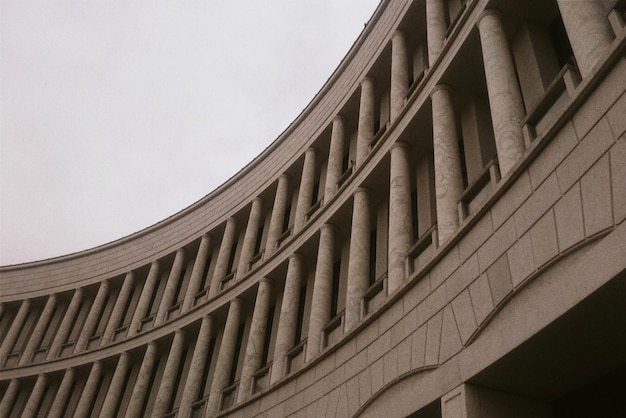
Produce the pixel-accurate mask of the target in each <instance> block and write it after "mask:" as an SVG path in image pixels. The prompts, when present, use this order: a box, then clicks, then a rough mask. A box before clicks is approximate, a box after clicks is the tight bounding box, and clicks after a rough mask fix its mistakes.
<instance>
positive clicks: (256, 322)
mask: <svg viewBox="0 0 626 418" xmlns="http://www.w3.org/2000/svg"><path fill="white" fill-rule="evenodd" d="M271 293H272V282H271V281H270V279H268V278H266V277H264V278H263V279H261V281H260V282H259V289H258V290H257V295H256V302H255V304H254V312H253V313H252V323H251V324H250V336H249V337H248V345H247V346H246V354H245V357H244V359H243V365H242V367H241V378H240V379H239V391H238V393H237V400H238V402H243V401H244V400H246V399H248V397H249V396H250V392H251V389H252V378H253V375H254V373H255V372H256V371H257V370H258V369H259V368H260V367H261V361H262V360H263V358H262V357H263V345H264V342H265V334H266V333H267V332H271V330H268V329H267V318H268V314H269V308H270V297H271Z"/></svg>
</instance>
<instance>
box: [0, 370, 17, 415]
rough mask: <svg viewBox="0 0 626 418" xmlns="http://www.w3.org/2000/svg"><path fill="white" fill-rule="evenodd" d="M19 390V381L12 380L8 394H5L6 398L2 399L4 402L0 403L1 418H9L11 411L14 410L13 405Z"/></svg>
mask: <svg viewBox="0 0 626 418" xmlns="http://www.w3.org/2000/svg"><path fill="white" fill-rule="evenodd" d="M19 389H20V381H19V380H17V379H11V382H9V387H8V388H7V390H6V392H4V396H3V397H2V402H0V417H2V418H7V417H8V416H9V413H10V412H11V409H13V404H14V403H15V399H16V398H17V393H18V391H19Z"/></svg>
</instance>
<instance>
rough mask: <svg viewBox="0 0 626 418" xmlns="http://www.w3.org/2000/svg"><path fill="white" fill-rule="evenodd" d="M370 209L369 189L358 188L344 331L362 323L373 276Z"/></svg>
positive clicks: (352, 232)
mask: <svg viewBox="0 0 626 418" xmlns="http://www.w3.org/2000/svg"><path fill="white" fill-rule="evenodd" d="M369 258H370V206H369V190H367V189H366V188H364V187H359V188H358V189H357V190H356V192H355V193H354V205H353V207H352V231H351V234H350V258H349V260H348V290H347V294H346V316H345V331H346V332H348V331H350V330H351V329H353V328H354V327H355V326H356V325H357V324H358V323H359V321H360V320H361V304H362V300H363V295H365V292H366V291H367V288H368V287H369V275H370V271H369V270H370V259H369Z"/></svg>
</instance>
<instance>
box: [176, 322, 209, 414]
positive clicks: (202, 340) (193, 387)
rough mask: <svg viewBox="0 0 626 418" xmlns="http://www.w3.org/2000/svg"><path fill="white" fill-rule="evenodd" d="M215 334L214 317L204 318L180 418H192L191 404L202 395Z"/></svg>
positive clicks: (192, 359)
mask: <svg viewBox="0 0 626 418" xmlns="http://www.w3.org/2000/svg"><path fill="white" fill-rule="evenodd" d="M213 333H214V331H213V317H211V316H210V315H207V316H205V317H203V318H202V323H201V325H200V331H199V332H198V339H197V340H196V346H195V348H194V351H193V357H192V358H191V365H190V366H189V375H188V376H187V379H186V381H185V388H184V389H183V395H182V397H181V401H180V408H179V410H178V416H179V417H180V418H190V417H191V412H192V410H191V404H192V403H194V402H195V401H196V400H198V398H199V397H200V395H201V393H199V392H200V389H201V387H200V386H201V385H202V381H203V379H204V372H205V370H206V363H207V361H211V359H210V358H208V356H209V349H210V346H211V338H212V337H213Z"/></svg>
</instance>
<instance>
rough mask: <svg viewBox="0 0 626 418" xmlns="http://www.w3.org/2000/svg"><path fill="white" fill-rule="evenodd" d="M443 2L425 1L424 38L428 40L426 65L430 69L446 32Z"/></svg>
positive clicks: (446, 24)
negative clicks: (427, 64)
mask: <svg viewBox="0 0 626 418" xmlns="http://www.w3.org/2000/svg"><path fill="white" fill-rule="evenodd" d="M447 20H448V19H447V18H446V6H445V3H444V0H426V37H427V38H428V63H429V65H430V66H431V67H432V66H433V64H434V63H435V60H436V59H437V57H438V56H439V54H440V53H441V50H442V49H443V43H444V40H445V38H446V32H447V31H448V22H447Z"/></svg>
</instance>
